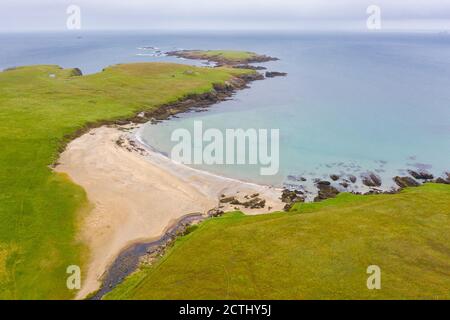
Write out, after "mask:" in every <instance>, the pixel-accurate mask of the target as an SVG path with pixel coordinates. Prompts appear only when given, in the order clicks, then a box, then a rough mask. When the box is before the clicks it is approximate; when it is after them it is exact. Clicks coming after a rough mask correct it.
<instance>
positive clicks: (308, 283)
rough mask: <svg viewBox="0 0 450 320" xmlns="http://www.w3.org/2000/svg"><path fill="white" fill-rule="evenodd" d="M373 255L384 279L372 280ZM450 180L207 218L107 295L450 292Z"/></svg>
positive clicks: (414, 295)
mask: <svg viewBox="0 0 450 320" xmlns="http://www.w3.org/2000/svg"><path fill="white" fill-rule="evenodd" d="M369 265H378V266H380V268H381V272H382V289H381V290H378V291H377V290H375V291H371V290H368V289H367V287H366V281H367V277H368V275H367V274H366V270H367V267H368V266H369ZM449 288H450V186H449V185H437V184H427V185H424V186H422V187H419V188H412V189H407V190H404V191H403V192H401V193H399V194H395V195H374V196H356V195H351V194H341V195H339V196H338V197H337V198H336V199H330V200H327V201H324V202H322V203H313V204H301V205H298V206H296V207H295V208H294V210H293V212H291V213H278V214H270V215H262V216H244V215H242V214H239V213H232V214H228V215H225V216H223V217H221V218H216V219H212V220H208V221H206V222H205V223H203V224H201V225H200V226H199V227H198V229H197V230H195V231H194V232H192V233H191V234H189V235H187V236H185V237H183V238H181V239H180V240H178V241H177V242H176V244H175V245H174V247H173V248H172V249H170V251H169V252H168V253H167V254H166V255H165V256H164V257H163V258H162V259H161V260H160V261H159V262H157V263H156V264H155V265H154V266H150V267H144V268H143V269H142V270H141V271H139V272H137V273H135V274H134V275H132V276H131V277H129V278H128V279H127V280H126V281H125V282H124V283H123V284H121V285H120V286H118V287H117V288H116V289H115V290H114V291H112V292H111V293H110V294H109V295H108V296H107V297H106V298H108V299H396V298H399V299H404V298H405V299H406V298H410V299H419V298H426V299H449V298H450V292H449V290H448V289H449Z"/></svg>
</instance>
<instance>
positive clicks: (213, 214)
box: [208, 208, 224, 217]
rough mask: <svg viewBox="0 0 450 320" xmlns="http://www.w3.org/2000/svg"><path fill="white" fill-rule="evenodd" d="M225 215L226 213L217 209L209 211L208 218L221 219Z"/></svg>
mask: <svg viewBox="0 0 450 320" xmlns="http://www.w3.org/2000/svg"><path fill="white" fill-rule="evenodd" d="M223 214H224V212H223V211H222V210H219V209H217V208H214V209H211V210H209V211H208V216H209V217H220V216H222V215H223Z"/></svg>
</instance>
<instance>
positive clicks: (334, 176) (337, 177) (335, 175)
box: [330, 174, 340, 181]
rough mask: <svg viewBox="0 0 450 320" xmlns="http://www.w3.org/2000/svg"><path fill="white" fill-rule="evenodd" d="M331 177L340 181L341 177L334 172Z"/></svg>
mask: <svg viewBox="0 0 450 320" xmlns="http://www.w3.org/2000/svg"><path fill="white" fill-rule="evenodd" d="M330 178H331V180H333V181H338V180H339V178H340V177H339V176H338V175H337V174H332V175H330Z"/></svg>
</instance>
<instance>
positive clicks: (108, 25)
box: [0, 0, 450, 31]
mask: <svg viewBox="0 0 450 320" xmlns="http://www.w3.org/2000/svg"><path fill="white" fill-rule="evenodd" d="M72 4H74V5H78V6H79V7H80V9H81V26H82V29H83V30H89V29H202V30H212V29H350V30H359V29H360V30H363V29H364V28H365V26H366V20H367V17H368V15H367V13H366V9H367V7H368V6H370V5H378V6H379V7H380V8H381V18H382V27H383V29H386V30H389V29H406V30H413V29H416V30H417V29H430V28H431V29H438V30H443V29H450V0H369V1H366V0H147V1H145V0H71V1H66V0H0V30H2V31H21V30H64V29H66V20H67V17H68V14H67V13H66V9H67V7H68V6H69V5H72Z"/></svg>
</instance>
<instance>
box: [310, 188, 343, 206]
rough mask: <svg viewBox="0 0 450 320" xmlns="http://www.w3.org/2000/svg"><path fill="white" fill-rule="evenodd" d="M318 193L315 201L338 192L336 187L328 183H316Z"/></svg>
mask: <svg viewBox="0 0 450 320" xmlns="http://www.w3.org/2000/svg"><path fill="white" fill-rule="evenodd" d="M317 188H318V189H319V194H318V195H317V197H315V198H314V201H315V202H318V201H322V200H325V199H329V198H334V197H336V196H337V195H338V194H339V191H338V189H336V188H335V187H332V186H330V185H325V184H318V185H317Z"/></svg>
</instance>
